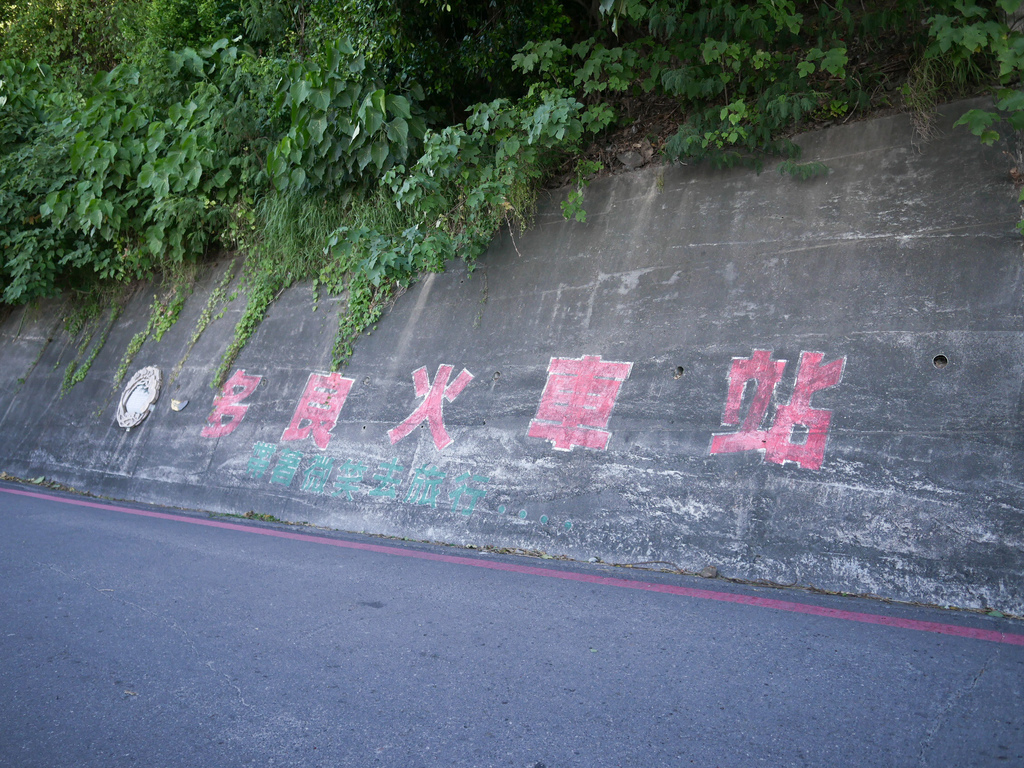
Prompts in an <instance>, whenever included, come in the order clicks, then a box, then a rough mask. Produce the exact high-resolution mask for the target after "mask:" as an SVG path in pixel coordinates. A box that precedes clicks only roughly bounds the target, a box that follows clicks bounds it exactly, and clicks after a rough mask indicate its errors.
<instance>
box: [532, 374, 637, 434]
mask: <svg viewBox="0 0 1024 768" xmlns="http://www.w3.org/2000/svg"><path fill="white" fill-rule="evenodd" d="M632 369H633V364H632V363H615V362H611V361H602V360H601V356H600V355H585V356H583V357H581V358H578V359H575V360H574V359H569V358H561V357H553V358H551V364H550V365H548V381H547V384H545V385H544V392H543V394H542V395H541V397H540V407H539V408H537V416H536V418H534V419H532V420H531V421H530V429H529V431H528V432H527V433H526V434H527V435H528V436H529V437H539V438H541V439H542V440H550V441H551V444H552V445H553V446H554V448H555V450H556V451H571V450H572V448H573V446H576V445H581V446H583V447H584V448H593V449H594V450H597V451H603V450H605V448H607V446H608V438H609V437H611V432H609V431H608V430H606V429H605V427H607V426H608V419H609V417H610V416H611V414H612V408H614V407H615V398H617V397H618V396H619V388H620V387H621V386H622V382H623V381H625V380H626V379H628V378H629V372H630V371H631V370H632Z"/></svg>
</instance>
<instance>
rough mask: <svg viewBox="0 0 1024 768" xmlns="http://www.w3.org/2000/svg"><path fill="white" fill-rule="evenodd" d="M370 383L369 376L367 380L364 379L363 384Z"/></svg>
mask: <svg viewBox="0 0 1024 768" xmlns="http://www.w3.org/2000/svg"><path fill="white" fill-rule="evenodd" d="M369 383H370V377H369V376H367V377H366V378H365V379H363V384H369Z"/></svg>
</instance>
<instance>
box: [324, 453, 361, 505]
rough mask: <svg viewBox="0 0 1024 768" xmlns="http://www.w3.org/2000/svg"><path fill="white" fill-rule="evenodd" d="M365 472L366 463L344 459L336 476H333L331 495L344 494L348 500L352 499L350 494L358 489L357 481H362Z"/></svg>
mask: <svg viewBox="0 0 1024 768" xmlns="http://www.w3.org/2000/svg"><path fill="white" fill-rule="evenodd" d="M364 474H366V465H365V464H361V463H359V462H354V461H351V460H350V461H346V462H345V463H344V464H343V465H342V466H341V467H340V468H339V469H338V476H337V477H335V478H334V491H333V492H332V493H331V496H340V495H341V494H345V495H346V496H348V500H349V501H352V494H353V493H354V492H358V491H359V483H361V482H362V481H363V475H364Z"/></svg>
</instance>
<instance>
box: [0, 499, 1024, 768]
mask: <svg viewBox="0 0 1024 768" xmlns="http://www.w3.org/2000/svg"><path fill="white" fill-rule="evenodd" d="M12 489H17V490H23V489H21V488H20V487H18V486H13V485H6V484H0V578H2V581H0V766H18V767H19V768H20V767H22V766H47V767H48V768H53V767H54V766H76V767H78V766H104V767H105V768H106V767H109V766H167V767H171V766H189V767H197V768H198V767H200V766H217V767H218V768H221V767H225V766H396V767H400V768H419V767H420V766H472V767H473V768H483V767H486V766H515V767H516V768H537V766H544V768H566V767H570V766H571V767H575V766H585V767H586V768H599V767H602V766H636V767H637V768H657V767H658V766H706V767H714V766H718V767H719V768H726V767H727V766H728V767H732V766H736V767H737V768H751V767H753V766H772V767H774V766H885V767H886V768H893V767H894V766H942V767H943V768H946V767H949V766H989V765H992V766H1020V765H1024V706H1022V703H1024V702H1022V691H1024V646H1022V645H1020V644H1017V643H1019V642H1020V641H1021V639H1022V638H1021V637H1020V636H1021V635H1024V622H1018V621H1011V620H1009V619H995V618H988V617H985V616H979V615H975V614H965V613H958V612H950V611H939V610H935V609H925V608H915V607H910V606H893V605H887V604H884V603H880V602H875V601H869V600H863V599H856V598H840V597H830V596H819V595H811V594H807V593H803V592H796V591H792V590H769V589H763V588H761V589H758V588H750V587H738V586H735V585H730V584H728V583H725V582H723V581H722V580H703V579H690V578H684V577H680V576H674V575H662V574H650V573H636V572H631V571H625V572H623V571H622V570H621V569H611V568H608V567H603V566H599V565H586V564H563V563H558V562H552V561H541V560H536V559H527V558H515V557H505V556H497V555H482V554H474V553H472V552H466V551H463V550H453V549H449V548H443V547H431V546H427V545H405V544H403V543H401V542H392V541H387V540H382V539H374V538H370V537H359V536H353V535H341V534H335V533H329V532H318V531H311V530H310V529H305V528H295V527H286V526H274V525H265V524H258V523H249V522H246V521H237V520H229V521H227V520H225V519H223V518H219V519H210V518H208V517H205V516H198V515H186V514H181V513H174V512H170V511H167V510H164V511H163V512H162V513H161V512H160V511H156V512H157V514H158V516H156V517H153V516H145V515H139V514H129V513H127V512H126V511H125V510H117V509H104V508H98V507H95V506H92V507H90V506H82V505H81V504H80V503H78V504H76V503H69V501H68V500H67V498H62V497H60V496H54V497H52V498H40V497H37V496H25V495H18V494H15V493H12V492H11V490H12ZM46 495H48V494H46ZM68 498H70V497H68ZM70 500H71V501H79V502H80V501H81V500H78V499H73V498H71V499H70ZM133 509H136V510H143V511H147V512H148V513H150V514H152V513H153V511H154V510H152V508H142V507H134V508H133ZM161 514H162V515H163V516H159V515H161ZM210 523H213V525H211V524H210ZM218 526H220V527H218ZM296 534H299V536H298V538H288V537H289V536H295V535H296ZM537 569H544V570H540V571H538V570H537ZM622 579H634V580H635V581H633V582H631V583H629V584H622V583H619V582H620V580H622ZM651 585H654V586H651ZM656 589H661V590H665V591H654V590H656ZM695 590H711V591H713V592H714V593H716V594H712V595H709V594H705V593H703V592H697V591H695ZM751 597H753V598H755V599H753V600H750V599H749V598H751ZM709 598H710V599H709ZM735 601H740V602H735ZM746 603H754V604H746ZM787 606H788V608H787ZM793 608H796V609H798V610H800V611H809V613H807V612H794V611H793V610H792V609H793ZM863 614H868V615H869V616H868V617H864V616H863ZM878 616H881V617H883V618H882V619H881V620H882V621H888V622H891V623H893V624H895V625H894V626H893V625H879V624H875V623H870V617H878ZM865 618H868V619H869V620H868V621H865ZM922 622H931V624H924V623H922ZM964 628H967V629H968V630H979V631H978V632H975V633H974V634H977V635H979V637H982V638H987V639H977V638H975V637H961V636H957V635H955V634H953V635H950V634H945V633H947V632H961V631H963V629H964ZM1000 633H1003V634H1000ZM967 634H971V632H968V633H967Z"/></svg>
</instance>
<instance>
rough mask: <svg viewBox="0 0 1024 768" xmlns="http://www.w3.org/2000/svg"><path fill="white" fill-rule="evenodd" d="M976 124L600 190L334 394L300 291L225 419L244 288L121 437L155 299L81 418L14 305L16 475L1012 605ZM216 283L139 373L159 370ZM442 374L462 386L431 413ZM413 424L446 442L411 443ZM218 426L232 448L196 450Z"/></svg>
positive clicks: (12, 459) (996, 211)
mask: <svg viewBox="0 0 1024 768" xmlns="http://www.w3.org/2000/svg"><path fill="white" fill-rule="evenodd" d="M969 106H971V105H970V104H959V105H953V106H951V107H947V108H945V109H944V110H943V114H942V119H941V121H940V129H941V131H942V134H941V136H940V137H939V138H937V139H935V140H933V141H931V142H929V143H927V144H924V145H921V144H920V143H919V142H917V141H915V139H914V136H913V132H912V128H911V126H910V123H909V120H908V119H906V118H905V117H903V116H896V117H889V118H884V119H879V120H874V121H870V122H865V123H858V124H854V125H849V126H845V127H841V128H835V129H830V130H828V131H823V132H819V133H815V134H810V135H807V136H805V137H803V139H802V140H801V142H800V143H801V144H802V145H803V146H804V149H805V155H804V159H805V160H821V161H822V162H825V163H827V164H828V166H829V167H830V169H831V170H830V173H829V174H828V176H827V177H822V178H818V179H812V180H810V181H806V182H799V181H796V180H793V179H791V178H789V177H783V176H780V175H779V174H777V173H775V172H774V170H773V169H768V170H767V171H765V172H764V173H762V174H761V175H755V174H753V173H751V172H749V171H745V170H733V171H725V172H716V171H712V170H710V169H707V168H704V167H695V168H694V167H685V166H675V167H666V168H664V169H657V168H651V169H647V170H643V171H640V172H637V173H633V174H630V175H625V176H619V177H615V178H614V179H610V180H606V181H602V182H598V183H595V184H594V186H593V187H592V188H591V189H590V190H589V191H588V199H587V207H588V210H589V211H590V215H589V218H588V221H587V223H586V224H585V225H580V224H576V223H568V222H565V221H563V220H562V219H561V217H560V214H559V208H558V205H557V203H558V200H551V201H550V202H549V203H548V204H545V205H544V206H542V209H541V212H540V214H539V215H538V218H537V222H536V225H535V227H534V228H533V229H532V230H531V231H529V232H527V233H525V234H524V235H523V236H522V237H519V236H518V235H517V236H515V237H514V238H513V237H511V236H510V235H509V233H508V232H504V233H502V234H501V235H499V236H498V237H497V238H496V240H495V242H494V243H493V245H492V247H491V249H490V251H489V252H488V253H487V255H486V256H485V257H484V258H483V259H481V261H480V262H479V264H478V266H477V268H476V269H475V270H474V271H473V272H472V273H467V271H466V269H465V266H464V265H461V264H453V265H451V267H450V268H449V269H448V270H447V271H446V272H445V273H443V274H437V275H430V276H427V277H426V278H425V279H423V280H422V281H421V282H420V283H419V284H418V285H417V286H415V287H414V288H413V289H412V290H410V291H409V292H408V294H407V295H405V296H403V297H402V298H401V299H400V300H399V301H398V302H397V303H396V305H395V307H394V308H393V309H392V311H391V312H390V313H389V314H388V315H387V316H386V317H385V318H383V319H382V321H381V322H380V323H379V326H378V328H377V330H376V332H374V333H373V334H372V335H369V336H366V337H364V338H362V339H361V340H360V341H359V343H358V344H357V347H356V353H355V355H354V357H353V359H352V362H351V364H350V365H349V366H348V368H347V369H346V370H345V371H343V372H342V374H341V376H342V377H344V379H348V380H350V381H343V380H340V379H339V378H326V374H327V373H328V370H327V368H328V366H329V364H330V350H331V346H332V343H333V333H334V329H335V328H336V322H337V321H336V304H334V303H331V302H321V303H320V305H319V309H317V311H315V312H314V311H313V300H312V294H311V291H310V289H309V287H308V286H298V287H296V288H292V289H291V290H289V291H287V292H285V294H284V295H283V296H282V297H281V299H280V300H279V301H278V302H277V303H276V304H275V305H274V306H273V307H272V309H271V312H270V315H269V317H268V318H267V320H266V321H265V322H264V323H263V325H262V326H261V327H260V329H259V331H258V333H257V334H256V336H255V337H254V338H253V340H252V341H251V342H250V344H249V345H248V347H247V348H246V349H245V350H244V351H243V353H242V354H241V356H240V357H239V359H238V362H237V368H238V369H239V370H241V371H244V372H245V374H246V375H247V376H249V377H257V376H258V377H261V378H260V379H259V383H258V384H255V383H254V379H241V378H240V379H238V381H239V382H241V383H240V385H239V387H237V388H234V389H232V392H233V393H234V397H233V398H229V399H228V400H224V401H221V403H220V405H221V408H220V410H219V412H216V411H215V409H214V392H213V391H212V390H211V389H210V388H209V382H210V378H211V376H212V371H213V370H214V368H215V367H216V364H217V360H218V356H219V354H220V351H221V349H222V348H223V347H224V345H226V343H227V341H228V339H230V335H231V330H232V327H233V322H234V320H235V319H237V315H238V313H239V312H240V311H241V308H242V307H241V299H239V300H237V301H236V302H234V304H233V305H232V308H231V309H230V310H229V312H228V314H227V315H226V316H225V318H224V319H222V320H219V321H217V322H215V323H214V324H213V325H212V326H211V327H210V328H209V329H208V330H207V332H206V334H205V335H204V336H203V337H202V338H201V339H200V341H199V343H198V344H197V345H196V347H195V348H194V349H193V350H192V351H191V354H190V356H189V357H188V361H187V363H186V364H185V366H184V367H183V369H182V371H181V374H180V375H179V376H178V378H177V379H176V380H175V381H174V382H173V383H170V384H169V386H168V387H167V388H166V391H165V392H164V394H163V395H162V396H161V399H160V401H159V402H158V403H157V409H156V411H155V412H154V413H153V414H152V415H151V416H150V417H149V418H148V419H147V420H146V421H145V422H144V423H143V424H142V425H141V426H139V427H138V428H136V429H133V430H132V431H131V432H127V433H126V432H125V431H124V430H120V429H118V428H117V427H116V425H115V424H114V415H113V414H114V409H115V407H116V397H114V396H112V391H111V381H112V379H113V374H114V371H115V370H116V368H117V365H118V362H119V359H120V356H121V354H122V352H123V350H124V349H125V347H126V346H127V343H128V341H129V340H130V338H131V336H132V335H133V334H134V333H135V332H137V331H138V330H140V329H141V328H143V327H144V325H145V322H146V315H147V308H148V305H149V300H150V299H149V297H148V296H143V295H140V296H137V297H136V298H135V299H134V300H133V301H132V303H131V304H130V306H129V308H128V311H127V312H125V313H124V315H123V316H122V317H121V319H120V320H119V321H118V322H117V323H116V324H115V326H114V329H113V332H112V333H111V336H110V340H109V342H108V344H107V346H106V347H105V348H104V350H103V351H102V352H101V354H100V355H99V357H98V358H97V360H96V362H95V363H94V365H93V369H92V370H91V371H90V373H89V376H88V378H87V379H86V380H85V381H84V382H83V383H82V384H80V385H78V386H77V387H76V388H75V389H74V390H73V391H72V392H71V393H69V394H68V395H67V396H66V397H65V398H63V399H59V398H58V395H59V391H60V381H61V376H62V366H61V367H57V368H55V367H54V366H55V364H59V363H60V361H61V360H66V359H67V354H68V350H67V349H66V348H67V341H66V340H65V339H62V338H61V335H60V334H59V333H57V332H56V319H55V317H54V305H47V306H44V307H43V308H42V309H40V310H35V311H33V310H27V311H19V312H15V313H13V314H12V315H11V316H10V317H9V318H8V319H7V320H6V321H4V323H3V324H2V325H0V360H2V361H3V365H2V366H0V414H2V418H0V469H3V470H5V471H7V472H9V473H11V474H15V475H19V476H26V477H27V476H38V475H46V476H47V477H49V478H52V479H55V480H58V481H60V482H63V483H66V484H69V485H73V486H75V487H76V488H80V489H85V490H89V491H91V492H93V493H97V494H102V495H108V496H112V497H117V498H121V499H137V500H140V501H147V502H159V503H168V504H174V505H178V506H185V507H195V508H202V509H210V510H213V511H219V512H233V513H244V512H246V511H248V510H253V511H255V512H258V513H261V514H273V515H275V516H277V517H279V518H283V519H288V520H293V521H295V520H306V521H310V522H313V523H316V524H319V525H326V526H331V527H336V528H342V529H347V530H358V531H366V532H371V533H380V534H389V535H397V536H405V537H410V538H423V539H435V540H442V541H447V542H451V543H458V544H477V545H483V544H494V545H502V546H509V547H523V548H530V549H543V550H546V551H548V552H551V553H558V554H567V555H571V556H573V557H578V558H588V557H592V556H594V557H600V558H602V559H604V560H607V561H617V562H639V561H654V560H657V561H667V562H671V563H675V564H677V565H678V566H680V567H683V568H686V569H690V570H694V571H699V570H700V569H702V568H704V567H705V566H708V565H714V566H716V567H717V568H718V570H719V572H720V573H721V574H723V575H726V576H733V577H739V578H745V579H765V580H769V581H776V582H784V583H792V582H799V583H801V584H807V585H814V586H817V587H820V588H825V589H830V590H836V591H845V592H854V593H859V592H868V593H873V594H877V595H881V596H885V597H893V598H899V599H906V600H916V601H922V602H928V603H937V604H942V605H955V606H961V607H989V606H991V607H995V608H999V609H1000V610H1003V611H1004V612H1008V613H1015V614H1021V613H1024V589H1022V586H1021V579H1020V574H1021V571H1022V565H1024V518H1022V512H1024V490H1022V489H1024V483H1022V480H1021V478H1024V466H1022V461H1021V447H1022V437H1024V434H1022V427H1021V424H1022V421H1021V416H1022V403H1024V401H1022V399H1021V381H1022V374H1024V322H1022V298H1024V296H1022V269H1021V267H1022V260H1021V243H1020V238H1019V235H1018V234H1017V232H1016V229H1015V225H1016V222H1017V221H1018V219H1019V217H1020V212H1019V208H1018V205H1017V203H1016V194H1015V191H1014V189H1013V186H1012V183H1011V181H1010V178H1009V175H1008V170H1009V168H1008V163H1007V160H1006V158H1005V157H1004V156H1003V155H1002V154H1001V152H1000V150H999V149H998V148H985V147H982V146H980V145H978V143H977V142H976V140H975V139H974V137H972V136H970V135H968V134H967V133H966V132H962V131H960V130H953V129H952V127H951V126H952V122H953V121H954V120H955V118H956V116H958V115H959V114H960V113H961V112H962V111H964V110H965V109H966V108H968V107H969ZM226 268H228V264H227V262H222V263H221V264H220V265H218V266H217V267H216V268H215V269H214V270H212V271H211V273H210V274H209V275H207V276H206V278H205V279H204V280H203V281H202V282H201V284H200V285H199V286H198V288H197V291H196V293H195V295H194V296H193V297H192V298H191V299H190V301H189V302H188V304H187V306H186V309H185V312H184V313H183V316H182V319H181V320H180V321H179V323H178V324H177V326H175V328H173V329H172V330H171V331H170V332H169V333H168V334H167V335H166V336H165V337H164V339H163V340H162V341H161V342H160V343H159V344H156V343H152V342H147V344H146V345H145V346H144V347H143V349H142V352H141V353H140V354H139V355H138V356H137V358H136V360H135V362H134V363H133V367H132V370H134V369H135V368H137V367H141V366H144V365H157V366H159V367H161V368H162V369H163V370H164V371H165V373H166V372H167V371H169V370H171V369H172V368H173V367H174V366H175V364H176V363H177V362H178V361H179V360H180V359H181V358H182V356H183V354H184V352H185V351H186V348H187V341H188V338H189V336H190V335H191V333H192V328H193V325H194V321H195V319H196V317H198V315H199V313H200V312H201V311H202V308H203V306H204V305H205V302H206V299H207V296H208V294H209V292H210V291H212V290H213V287H214V286H215V285H216V283H217V281H218V280H219V279H220V276H221V272H220V270H222V269H226ZM50 338H52V339H53V340H52V341H50V342H49V343H47V341H46V340H47V339H50ZM940 356H941V357H940ZM598 358H599V359H598ZM942 358H944V359H945V361H946V364H945V365H944V366H943V367H936V364H935V361H936V360H937V359H938V360H939V362H941V359H942ZM610 363H615V364H621V365H609V364H610ZM444 366H451V369H450V370H448V369H447V368H445V367H444ZM419 369H423V372H422V373H420V374H415V373H414V372H415V371H417V370H419ZM463 370H466V371H468V372H469V373H471V374H472V379H471V380H470V381H468V383H465V381H466V379H465V377H463V379H462V380H460V379H458V377H459V374H460V372H462V371H463ZM446 371H447V384H448V386H449V387H451V386H453V385H454V384H455V382H457V381H461V382H462V383H464V384H465V385H464V386H462V387H461V388H460V386H461V385H460V386H455V388H454V389H449V390H447V391H448V394H449V397H448V398H447V399H444V397H443V395H444V392H443V391H441V389H439V388H438V384H437V382H438V380H439V378H440V379H445V376H446ZM316 374H324V375H325V377H324V378H317V377H316ZM311 375H312V377H311ZM21 380H24V381H21ZM246 381H248V382H249V383H250V384H252V386H251V387H250V386H248V385H245V386H243V384H245V382H246ZM19 382H20V383H19ZM307 387H310V389H308V390H307ZM442 389H443V388H442ZM343 390H347V392H343ZM456 390H457V391H456ZM759 392H760V393H761V394H760V396H759V395H758V393H759ZM304 393H305V395H306V397H305V398H304ZM172 397H174V398H178V399H187V400H189V405H188V406H187V408H185V410H183V411H180V412H174V411H172V410H171V408H170V401H171V398H172ZM232 400H234V401H237V402H231V401H232ZM342 401H343V402H342ZM302 403H305V405H304V406H301V405H300V404H302ZM438 403H441V406H440V408H438V407H437V404H438ZM339 405H340V406H341V407H340V410H339V409H338V406H339ZM300 407H302V408H304V410H299V409H300ZM239 409H242V410H239ZM297 411H299V412H298V414H297ZM427 411H431V412H432V414H433V418H434V419H435V425H434V428H433V429H432V428H431V427H430V420H429V419H427V420H425V421H421V422H416V423H414V424H413V425H412V428H411V429H410V430H408V434H404V433H405V430H402V429H400V425H402V424H403V422H405V421H406V419H407V418H408V417H410V416H411V415H414V414H418V415H423V414H425V413H427ZM243 412H244V415H242V414H243ZM751 414H753V415H751ZM438 415H440V416H441V417H442V418H443V425H444V428H445V431H446V432H447V435H448V439H449V440H450V443H448V444H445V445H444V447H440V448H439V447H438V446H439V445H442V444H443V443H445V439H444V436H443V435H442V434H441V433H440V431H439V430H438V429H437V426H438V425H437V423H436V419H437V417H438ZM297 416H298V418H296V417H297ZM304 416H305V417H312V420H310V419H309V418H303V417H304ZM211 418H212V419H213V422H215V423H216V424H219V425H221V428H220V430H212V431H213V432H220V433H222V434H221V435H220V436H215V437H204V436H203V431H204V429H207V428H209V427H211V422H210V421H208V419H211ZM293 421H294V423H293ZM332 422H333V426H331V424H332ZM414 422H415V419H414ZM315 424H320V425H321V427H322V429H321V432H320V433H319V442H320V444H318V432H317V430H316V429H315V428H314V429H307V427H310V426H311V425H315ZM229 427H230V428H229ZM394 430H398V431H397V432H396V431H394ZM389 431H391V435H392V437H394V438H395V441H394V442H392V437H389ZM207 432H208V434H210V433H211V430H209V429H207ZM402 435H404V436H402ZM716 435H717V436H718V437H715V436H716ZM566 448H567V450H563V449H566ZM290 462H291V463H290ZM398 467H401V469H398ZM286 481H287V482H286ZM390 481H395V484H393V485H389V482H390ZM392 492H393V497H392V496H390V495H388V494H389V493H392ZM349 494H351V495H352V498H351V500H350V499H349V498H348V497H349Z"/></svg>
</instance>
